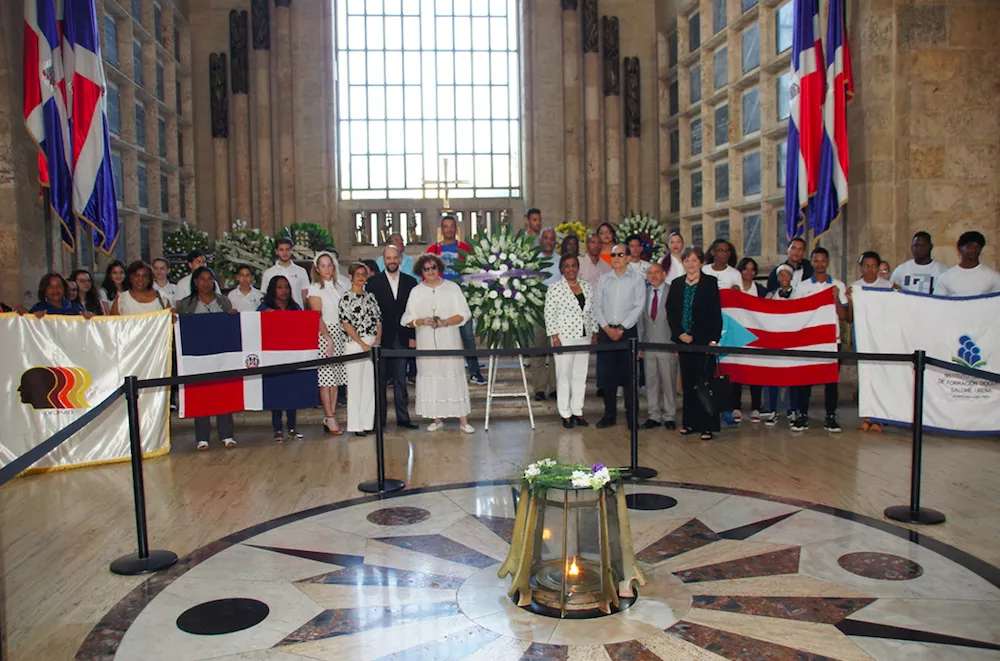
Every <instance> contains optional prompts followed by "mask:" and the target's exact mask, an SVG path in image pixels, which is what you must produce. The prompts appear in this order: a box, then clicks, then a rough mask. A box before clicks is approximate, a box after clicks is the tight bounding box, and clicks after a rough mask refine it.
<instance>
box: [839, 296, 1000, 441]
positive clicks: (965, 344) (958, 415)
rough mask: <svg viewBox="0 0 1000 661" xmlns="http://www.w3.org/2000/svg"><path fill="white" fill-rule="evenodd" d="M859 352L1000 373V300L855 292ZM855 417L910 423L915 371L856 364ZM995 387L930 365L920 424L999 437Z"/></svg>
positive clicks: (999, 401)
mask: <svg viewBox="0 0 1000 661" xmlns="http://www.w3.org/2000/svg"><path fill="white" fill-rule="evenodd" d="M853 301H854V329H855V333H856V339H855V344H856V346H857V349H858V351H862V352H868V351H871V352H877V353H911V352H913V351H916V350H917V349H923V350H924V351H926V352H927V355H928V356H930V357H932V358H937V359H939V360H944V361H948V362H954V363H956V364H959V365H964V366H966V367H974V368H976V369H981V370H984V371H988V372H1000V326H998V325H997V323H996V320H997V319H1000V294H993V295H988V296H971V297H961V298H944V297H936V296H928V295H926V294H918V293H911V292H896V291H891V290H885V289H881V290H875V289H863V290H861V291H855V292H854V294H853ZM858 391H859V402H858V412H859V414H860V415H861V416H863V417H868V418H872V419H873V420H877V421H880V422H888V423H890V424H901V425H909V424H911V422H912V421H913V366H912V365H910V364H908V363H874V362H867V361H866V362H859V364H858ZM998 410H1000V384H996V383H993V382H991V381H985V380H983V379H976V378H973V377H970V376H965V375H964V374H959V373H957V372H951V371H948V370H944V369H940V368H937V367H931V366H928V367H927V371H926V372H925V374H924V425H925V427H927V428H931V429H937V430H941V431H949V432H962V433H972V434H997V433H1000V415H998V414H997V411H998Z"/></svg>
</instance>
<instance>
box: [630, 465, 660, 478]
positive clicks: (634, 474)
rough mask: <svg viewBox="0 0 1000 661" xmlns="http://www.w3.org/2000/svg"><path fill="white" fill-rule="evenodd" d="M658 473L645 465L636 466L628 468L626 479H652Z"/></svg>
mask: <svg viewBox="0 0 1000 661" xmlns="http://www.w3.org/2000/svg"><path fill="white" fill-rule="evenodd" d="M657 475H659V473H657V472H656V471H655V470H654V469H652V468H647V467H646V466H637V467H636V468H634V469H633V468H630V469H628V475H627V476H626V477H627V478H628V479H630V480H632V481H633V482H635V481H638V480H652V479H653V478H654V477H656V476H657Z"/></svg>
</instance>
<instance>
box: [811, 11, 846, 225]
mask: <svg viewBox="0 0 1000 661" xmlns="http://www.w3.org/2000/svg"><path fill="white" fill-rule="evenodd" d="M844 24H845V21H844V5H843V1H842V0H830V16H829V20H828V22H827V28H826V61H827V65H826V102H825V103H824V104H823V147H822V151H821V152H820V158H819V188H818V189H817V192H816V199H815V203H814V205H813V207H814V208H813V214H812V216H811V217H810V218H809V222H810V225H812V228H813V232H814V233H815V234H816V235H817V236H819V235H820V234H823V233H824V232H826V231H827V230H828V229H830V226H831V225H832V224H833V221H835V220H836V219H837V217H838V216H839V215H840V207H842V206H844V205H845V204H847V166H848V162H849V160H850V159H849V153H848V147H847V102H848V101H850V100H851V99H852V98H853V97H854V77H853V76H852V75H851V51H850V48H849V47H848V44H847V30H846V29H845V25H844Z"/></svg>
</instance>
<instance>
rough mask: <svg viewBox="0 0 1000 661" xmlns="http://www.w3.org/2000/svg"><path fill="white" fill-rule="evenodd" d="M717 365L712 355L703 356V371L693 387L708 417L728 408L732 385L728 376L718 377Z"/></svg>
mask: <svg viewBox="0 0 1000 661" xmlns="http://www.w3.org/2000/svg"><path fill="white" fill-rule="evenodd" d="M717 372H718V365H717V362H716V359H715V356H714V355H713V354H706V355H705V371H704V372H703V373H702V377H701V381H700V382H699V383H698V385H696V386H695V387H694V391H695V392H696V393H697V394H698V399H699V401H701V405H702V407H703V408H704V409H705V411H706V412H708V414H709V415H716V414H717V413H719V412H721V411H725V410H726V409H727V408H728V407H729V400H730V397H731V393H732V385H731V384H730V382H729V376H728V375H722V376H718V375H717V374H716V373H717Z"/></svg>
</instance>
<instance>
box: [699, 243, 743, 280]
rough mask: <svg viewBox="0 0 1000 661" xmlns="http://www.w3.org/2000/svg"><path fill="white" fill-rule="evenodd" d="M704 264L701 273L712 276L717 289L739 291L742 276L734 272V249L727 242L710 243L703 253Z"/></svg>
mask: <svg viewBox="0 0 1000 661" xmlns="http://www.w3.org/2000/svg"><path fill="white" fill-rule="evenodd" d="M705 262H706V264H705V265H704V266H702V267H701V272H702V273H707V274H708V275H711V276H714V277H715V279H716V280H718V281H719V289H739V288H741V286H742V285H743V276H742V275H740V272H739V271H737V270H736V247H735V246H734V245H733V244H731V243H729V241H726V240H725V239H716V240H715V241H712V245H710V246H709V247H708V250H706V251H705Z"/></svg>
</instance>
